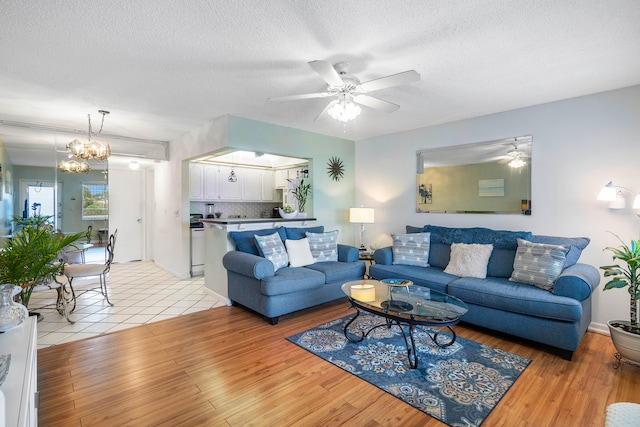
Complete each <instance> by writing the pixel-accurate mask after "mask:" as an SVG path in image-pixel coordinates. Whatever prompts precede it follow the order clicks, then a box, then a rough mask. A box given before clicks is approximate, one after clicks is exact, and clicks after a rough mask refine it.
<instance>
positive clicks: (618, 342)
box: [600, 234, 640, 363]
mask: <svg viewBox="0 0 640 427" xmlns="http://www.w3.org/2000/svg"><path fill="white" fill-rule="evenodd" d="M614 236H616V235H615V234H614ZM616 238H618V240H620V243H622V245H621V246H618V247H615V248H614V247H606V248H604V250H605V251H609V252H611V253H612V254H613V261H614V262H615V261H616V260H618V261H621V262H622V263H624V264H625V265H623V266H620V264H613V265H605V266H602V267H600V268H601V269H602V270H603V271H604V277H608V278H610V280H609V281H608V282H607V283H606V284H605V285H604V290H605V291H606V290H609V289H615V288H627V291H628V292H629V319H630V320H629V321H626V320H610V321H608V322H607V325H608V326H609V331H610V333H611V339H612V341H613V344H614V346H615V347H616V350H618V353H619V355H618V354H617V355H616V358H618V360H619V359H620V357H619V356H621V357H624V358H625V359H627V360H630V361H632V362H636V363H640V328H639V327H638V300H640V277H638V276H639V274H640V241H638V240H631V245H630V246H627V245H626V244H625V243H624V242H623V241H622V239H620V237H618V236H616Z"/></svg>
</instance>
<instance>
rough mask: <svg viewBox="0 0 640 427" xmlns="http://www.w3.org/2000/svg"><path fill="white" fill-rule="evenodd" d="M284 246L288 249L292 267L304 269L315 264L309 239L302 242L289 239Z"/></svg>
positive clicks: (301, 240)
mask: <svg viewBox="0 0 640 427" xmlns="http://www.w3.org/2000/svg"><path fill="white" fill-rule="evenodd" d="M284 245H285V246H286V248H287V256H288V257H289V266H290V267H304V266H305V265H309V264H313V263H314V262H315V260H314V259H313V255H311V248H310V247H309V239H307V238H306V237H305V238H304V239H300V240H291V239H287V240H285V241H284Z"/></svg>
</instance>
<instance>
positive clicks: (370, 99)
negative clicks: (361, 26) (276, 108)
mask: <svg viewBox="0 0 640 427" xmlns="http://www.w3.org/2000/svg"><path fill="white" fill-rule="evenodd" d="M309 65H310V66H311V68H313V70H314V71H315V72H316V73H318V75H319V76H320V77H321V78H322V79H323V80H324V81H325V82H327V85H328V86H327V90H326V91H324V92H317V93H306V94H301V95H289V96H281V97H277V98H268V100H269V101H272V102H281V101H296V100H299V99H312V98H326V97H336V99H335V100H333V101H331V102H330V103H329V104H328V105H327V106H326V107H325V109H324V110H322V111H321V112H320V114H318V116H316V118H315V119H314V120H317V119H318V118H320V117H322V116H323V115H324V114H325V113H328V114H329V115H331V116H332V117H333V118H335V119H337V120H340V121H343V122H347V121H349V120H352V119H353V118H355V117H356V116H357V115H358V114H360V110H361V109H360V107H359V106H358V105H357V104H359V105H364V106H365V107H369V108H373V109H375V110H380V111H384V112H387V113H392V112H394V111H396V110H397V109H398V108H400V106H399V105H398V104H394V103H392V102H389V101H385V100H382V99H379V98H376V97H374V96H371V95H369V92H374V91H376V90H380V89H386V88H389V87H393V86H399V85H402V84H407V83H413V82H417V81H419V80H420V74H418V73H417V72H416V71H415V70H409V71H404V72H402V73H398V74H392V75H390V76H386V77H380V78H378V79H374V80H369V81H368V82H364V83H361V82H360V80H359V79H358V78H357V77H356V76H353V75H351V74H349V67H350V65H349V63H347V62H338V63H337V64H335V65H331V63H330V62H328V61H323V60H318V61H311V62H309Z"/></svg>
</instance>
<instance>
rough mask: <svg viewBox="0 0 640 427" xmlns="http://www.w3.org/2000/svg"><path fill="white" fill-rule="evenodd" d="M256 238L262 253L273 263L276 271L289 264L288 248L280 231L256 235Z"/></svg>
mask: <svg viewBox="0 0 640 427" xmlns="http://www.w3.org/2000/svg"><path fill="white" fill-rule="evenodd" d="M254 239H255V240H256V244H257V246H258V250H259V251H260V255H262V256H263V257H265V258H266V259H268V260H269V261H271V262H272V263H273V269H274V270H275V271H278V269H280V268H282V267H286V266H288V265H289V257H288V255H287V250H286V249H285V247H284V245H283V244H282V240H281V239H280V235H279V234H278V233H276V232H274V233H273V234H269V235H267V236H255V237H254Z"/></svg>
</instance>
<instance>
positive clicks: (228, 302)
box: [202, 286, 231, 307]
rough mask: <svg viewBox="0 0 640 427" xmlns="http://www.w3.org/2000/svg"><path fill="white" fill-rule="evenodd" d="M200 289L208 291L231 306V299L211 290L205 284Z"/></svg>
mask: <svg viewBox="0 0 640 427" xmlns="http://www.w3.org/2000/svg"><path fill="white" fill-rule="evenodd" d="M202 289H204V291H205V292H206V293H208V294H209V295H211V296H212V297H214V298H215V299H217V300H219V301H225V302H226V304H227V306H229V307H231V300H230V299H229V298H227V297H224V296H222V295H220V294H219V293H217V292H215V291H212V290H211V289H209V288H207V287H206V286H203V287H202Z"/></svg>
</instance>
